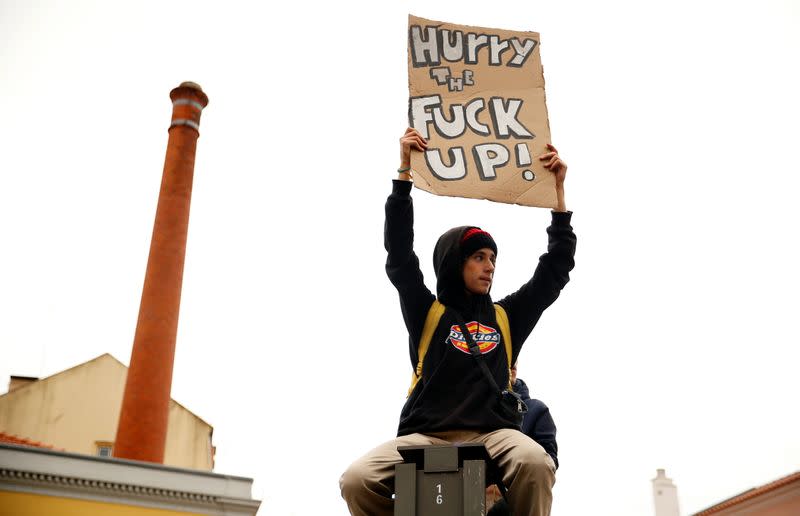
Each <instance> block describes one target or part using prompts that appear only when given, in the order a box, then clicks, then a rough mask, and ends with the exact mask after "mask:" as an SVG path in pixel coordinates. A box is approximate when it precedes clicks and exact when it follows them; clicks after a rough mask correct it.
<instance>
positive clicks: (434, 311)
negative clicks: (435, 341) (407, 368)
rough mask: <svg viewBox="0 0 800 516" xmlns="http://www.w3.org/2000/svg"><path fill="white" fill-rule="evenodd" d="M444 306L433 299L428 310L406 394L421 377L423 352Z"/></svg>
mask: <svg viewBox="0 0 800 516" xmlns="http://www.w3.org/2000/svg"><path fill="white" fill-rule="evenodd" d="M444 309H445V306H444V305H443V304H442V303H440V302H439V300H438V299H434V300H433V304H432V305H431V307H430V309H429V310H428V315H427V316H426V317H425V326H423V327H422V337H420V339H419V348H417V357H419V358H418V359H417V368H416V369H415V370H414V371H412V372H411V387H409V388H408V396H411V391H413V390H414V387H416V386H417V382H418V381H419V379H420V378H422V362H423V361H424V360H425V354H426V353H427V352H428V347H429V346H430V345H431V339H432V338H433V332H434V331H435V330H436V327H437V326H438V325H439V319H441V318H442V314H444Z"/></svg>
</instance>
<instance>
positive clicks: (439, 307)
mask: <svg viewBox="0 0 800 516" xmlns="http://www.w3.org/2000/svg"><path fill="white" fill-rule="evenodd" d="M444 310H445V306H444V305H443V304H442V303H440V302H439V300H438V299H434V301H433V304H432V305H431V308H430V310H428V315H427V316H426V317H425V326H423V327H422V337H420V339H419V348H418V351H417V355H418V356H419V361H418V362H417V368H416V369H415V370H414V371H412V372H411V387H409V388H408V396H411V391H413V390H414V387H416V386H417V382H419V379H420V378H422V362H423V361H424V360H425V354H426V353H427V352H428V347H429V346H430V344H431V339H432V338H433V332H434V331H435V330H436V327H437V326H438V325H439V320H440V319H441V318H442V315H443V314H444ZM494 313H495V317H496V319H497V325H498V326H500V335H502V336H503V342H504V343H505V348H506V357H507V358H508V390H511V327H510V326H509V325H508V314H506V311H505V309H504V308H503V307H502V306H500V305H498V304H495V305H494Z"/></svg>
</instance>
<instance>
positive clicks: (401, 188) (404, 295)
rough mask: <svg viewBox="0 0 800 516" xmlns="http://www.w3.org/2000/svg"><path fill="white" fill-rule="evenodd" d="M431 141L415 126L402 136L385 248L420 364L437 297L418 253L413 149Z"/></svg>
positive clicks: (388, 208)
mask: <svg viewBox="0 0 800 516" xmlns="http://www.w3.org/2000/svg"><path fill="white" fill-rule="evenodd" d="M426 146H427V142H425V140H424V139H423V138H422V136H421V135H420V134H419V133H418V132H417V131H416V130H414V129H411V128H409V129H407V130H406V132H405V134H404V135H403V137H402V138H400V168H399V169H398V178H397V179H395V180H394V181H392V193H391V194H390V195H389V198H388V199H387V200H386V223H385V226H384V240H383V242H384V247H386V251H387V253H388V254H387V256H386V274H387V276H389V280H390V281H391V282H392V284H393V285H394V286H395V288H396V289H397V292H398V294H399V295H400V308H401V310H402V312H403V320H404V321H405V324H406V328H407V329H408V333H409V336H410V337H411V343H412V350H411V351H412V357H411V360H412V363H413V365H416V361H415V360H416V358H415V356H413V355H415V354H416V347H415V346H414V345H413V344H414V343H417V342H419V338H420V335H421V334H422V327H423V326H424V324H425V316H426V315H427V313H428V309H429V308H430V306H431V304H432V303H433V300H434V299H435V296H434V295H433V294H432V293H431V291H430V290H428V288H427V287H426V286H425V282H424V279H423V277H422V271H421V270H420V268H419V259H418V258H417V255H416V254H415V253H414V205H413V202H412V200H411V186H412V184H411V170H410V169H409V166H410V153H411V149H412V148H413V149H416V150H420V151H421V150H424V149H425V147H426Z"/></svg>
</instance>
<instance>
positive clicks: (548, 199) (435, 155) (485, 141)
mask: <svg viewBox="0 0 800 516" xmlns="http://www.w3.org/2000/svg"><path fill="white" fill-rule="evenodd" d="M408 92H409V99H408V119H409V125H410V126H411V127H414V128H415V129H417V130H418V131H419V132H420V133H422V135H423V136H424V137H425V138H427V139H428V149H427V150H426V151H424V152H412V155H411V168H412V169H413V171H414V173H415V181H414V184H415V185H417V187H419V188H422V189H423V190H426V191H428V192H431V193H434V194H437V195H449V196H453V197H471V198H476V199H489V200H491V201H497V202H503V203H509V204H523V205H526V206H541V207H548V208H553V207H555V206H556V204H557V199H556V190H555V177H554V176H553V174H552V173H551V172H549V171H548V170H546V169H545V168H544V167H543V166H542V164H541V163H540V162H539V161H538V160H537V159H536V156H538V155H540V154H542V153H543V152H545V151H546V145H547V143H549V142H550V126H549V123H548V120H547V106H546V105H545V93H544V75H543V74H542V62H541V59H540V56H539V34H538V33H536V32H515V31H508V30H502V29H487V28H483V27H470V26H464V25H454V24H452V23H443V22H436V21H431V20H426V19H424V18H417V17H416V16H412V15H409V17H408Z"/></svg>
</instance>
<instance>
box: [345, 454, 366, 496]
mask: <svg viewBox="0 0 800 516" xmlns="http://www.w3.org/2000/svg"><path fill="white" fill-rule="evenodd" d="M365 473H366V472H365V471H364V468H362V467H360V466H359V464H358V462H354V463H353V464H350V467H348V468H347V469H346V470H345V472H344V473H342V476H341V477H340V478H339V489H340V490H341V491H342V498H344V499H347V498H348V497H349V496H350V495H352V494H354V493H358V492H361V491H363V490H364V488H365V485H364V477H365Z"/></svg>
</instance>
